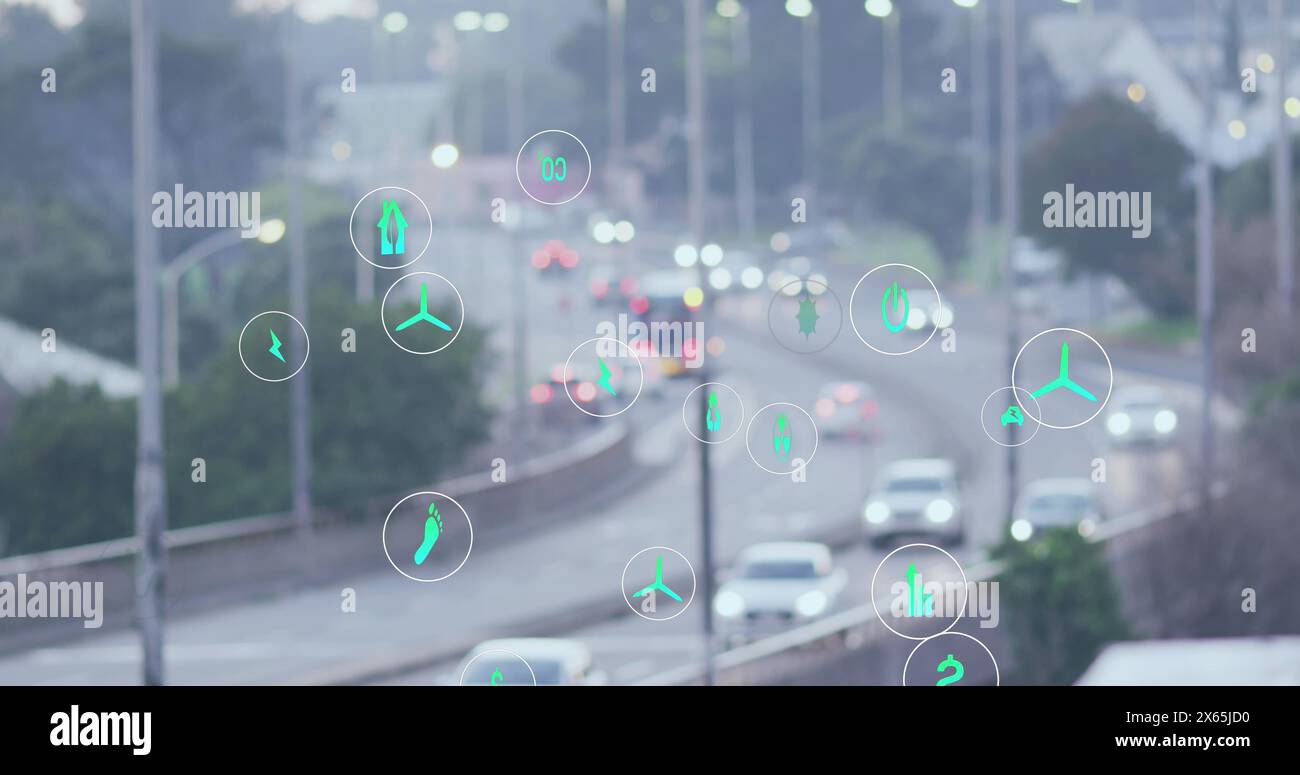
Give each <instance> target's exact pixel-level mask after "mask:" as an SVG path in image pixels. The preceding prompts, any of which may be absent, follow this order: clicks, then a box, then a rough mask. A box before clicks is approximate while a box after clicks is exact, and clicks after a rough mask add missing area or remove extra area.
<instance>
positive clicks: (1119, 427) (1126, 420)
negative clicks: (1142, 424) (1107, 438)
mask: <svg viewBox="0 0 1300 775" xmlns="http://www.w3.org/2000/svg"><path fill="white" fill-rule="evenodd" d="M1132 427H1133V420H1132V418H1130V417H1129V416H1128V415H1127V414H1125V413H1124V412H1116V413H1115V414H1112V415H1111V416H1110V417H1107V418H1106V431H1107V432H1108V433H1110V435H1112V436H1123V435H1124V434H1126V433H1128V432H1129V430H1130V429H1131V428H1132Z"/></svg>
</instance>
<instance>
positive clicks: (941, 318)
mask: <svg viewBox="0 0 1300 775" xmlns="http://www.w3.org/2000/svg"><path fill="white" fill-rule="evenodd" d="M930 319H931V320H933V321H934V324H935V325H936V326H938V327H939V328H947V327H949V326H951V325H952V310H950V309H948V308H947V307H942V306H941V307H935V308H934V309H933V310H931V312H930Z"/></svg>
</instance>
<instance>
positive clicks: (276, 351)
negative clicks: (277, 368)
mask: <svg viewBox="0 0 1300 775" xmlns="http://www.w3.org/2000/svg"><path fill="white" fill-rule="evenodd" d="M267 330H268V331H270V329H267ZM266 351H267V352H269V353H270V354H272V355H274V356H275V357H277V358H279V359H280V363H284V356H283V355H281V354H280V337H278V336H276V335H275V332H274V331H271V346H270V347H268V348H266Z"/></svg>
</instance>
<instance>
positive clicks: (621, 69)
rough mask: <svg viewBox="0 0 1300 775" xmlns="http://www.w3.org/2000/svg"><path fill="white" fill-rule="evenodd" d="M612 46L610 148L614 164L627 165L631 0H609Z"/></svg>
mask: <svg viewBox="0 0 1300 775" xmlns="http://www.w3.org/2000/svg"><path fill="white" fill-rule="evenodd" d="M606 10H607V13H608V29H607V34H608V40H607V41H606V44H607V46H608V52H609V53H608V56H609V66H608V67H607V68H606V73H608V76H609V77H608V78H607V79H606V82H605V91H606V99H608V100H609V147H610V155H611V156H613V159H614V164H615V165H621V164H622V163H623V151H624V148H625V146H626V145H627V96H626V88H627V84H626V83H625V80H626V78H627V75H626V69H627V47H626V44H625V34H626V28H627V0H608V3H607V6H606Z"/></svg>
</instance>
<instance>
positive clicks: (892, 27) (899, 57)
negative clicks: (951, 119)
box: [864, 0, 903, 131]
mask: <svg viewBox="0 0 1300 775" xmlns="http://www.w3.org/2000/svg"><path fill="white" fill-rule="evenodd" d="M864 7H865V8H866V11H867V13H868V14H870V15H872V16H874V17H876V18H877V19H880V20H881V24H882V25H883V27H884V46H883V51H884V62H883V69H882V71H881V72H882V73H883V77H884V81H883V83H882V85H881V99H882V100H883V102H884V108H885V126H887V127H888V128H889V129H891V130H894V131H898V130H901V129H902V128H903V48H902V41H901V40H900V29H899V28H900V26H901V24H902V21H901V19H900V18H899V11H898V9H897V8H895V7H894V3H893V2H892V0H866V3H865V4H864Z"/></svg>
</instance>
